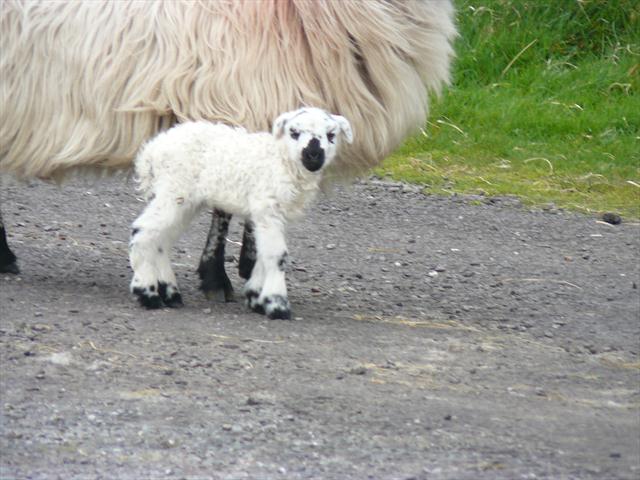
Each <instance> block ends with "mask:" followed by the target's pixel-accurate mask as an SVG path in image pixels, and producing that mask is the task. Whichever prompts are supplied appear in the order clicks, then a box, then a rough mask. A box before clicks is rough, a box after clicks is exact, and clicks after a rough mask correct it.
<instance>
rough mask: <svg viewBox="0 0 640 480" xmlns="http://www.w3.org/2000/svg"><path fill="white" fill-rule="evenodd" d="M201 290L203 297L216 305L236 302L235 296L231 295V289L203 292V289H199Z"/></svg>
mask: <svg viewBox="0 0 640 480" xmlns="http://www.w3.org/2000/svg"><path fill="white" fill-rule="evenodd" d="M201 290H202V291H203V292H204V296H205V297H207V300H211V301H213V302H216V303H225V302H226V303H228V302H235V301H236V296H235V294H234V293H233V288H228V289H227V288H220V289H216V290H205V289H204V288H203V287H201Z"/></svg>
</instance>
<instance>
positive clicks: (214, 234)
mask: <svg viewBox="0 0 640 480" xmlns="http://www.w3.org/2000/svg"><path fill="white" fill-rule="evenodd" d="M230 221H231V215H229V214H228V213H225V212H223V211H222V210H217V209H216V210H214V211H213V215H212V218H211V228H210V229H209V235H208V236H207V243H206V245H205V247H204V250H203V252H202V257H200V265H199V266H198V274H199V275H200V280H202V282H201V283H200V290H202V291H203V292H204V294H205V295H206V297H207V298H209V299H214V300H217V301H226V302H231V301H233V286H232V285H231V281H230V280H229V277H228V276H227V272H226V271H225V269H224V250H225V245H226V242H227V233H228V232H229V222H230Z"/></svg>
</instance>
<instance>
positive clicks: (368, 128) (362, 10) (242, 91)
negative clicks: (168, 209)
mask: <svg viewBox="0 0 640 480" xmlns="http://www.w3.org/2000/svg"><path fill="white" fill-rule="evenodd" d="M454 36H455V27H454V24H453V8H452V5H451V2H450V0H407V1H404V0H367V1H361V0H327V1H308V0H260V1H256V0H212V1H205V0H188V1H187V0H185V1H182V0H172V1H157V2H156V1H153V2H150V1H135V0H118V1H102V0H75V1H69V2H63V1H60V2H57V1H56V2H43V1H40V0H35V1H30V0H2V2H1V4H0V45H1V46H2V48H0V111H2V117H3V118H2V124H1V126H0V173H10V174H13V175H15V176H17V177H21V178H28V177H40V178H52V177H53V178H59V177H63V176H64V175H65V174H66V173H67V171H69V169H77V168H78V167H100V168H107V169H112V168H127V167H129V166H130V165H131V162H132V160H133V158H134V157H135V154H136V151H137V150H138V148H139V147H140V145H141V144H142V143H143V142H144V141H145V140H147V139H148V138H150V137H151V136H153V134H154V133H156V132H157V131H158V130H161V129H166V128H168V127H170V126H171V125H172V124H174V123H175V122H177V121H185V120H200V119H206V120H210V121H222V122H224V123H227V124H231V125H241V126H243V127H245V128H247V129H248V130H250V131H257V130H269V129H270V122H271V120H272V119H273V118H275V117H276V115H277V114H278V113H279V112H282V111H287V110H293V109H295V108H298V107H299V106H301V105H316V106H319V107H322V108H324V109H326V110H330V111H333V112H337V113H339V114H341V115H344V116H345V117H347V118H349V119H350V121H351V123H352V126H353V129H354V137H355V138H356V141H355V143H354V145H351V146H349V148H346V149H345V150H344V154H343V155H342V156H341V158H340V159H338V160H337V161H336V166H337V171H339V172H340V173H341V174H342V173H345V172H347V171H353V172H357V171H361V170H362V169H364V168H367V167H370V166H372V165H374V164H376V163H378V162H379V161H380V160H381V159H382V158H383V157H384V156H385V155H387V154H388V153H389V152H390V151H391V150H392V149H394V148H395V147H396V146H397V145H398V144H399V143H400V142H401V141H402V140H403V139H404V138H405V137H406V136H407V135H408V134H410V133H411V132H412V131H414V130H416V129H418V128H420V127H421V126H422V125H423V124H424V121H425V117H426V113H427V90H431V91H435V92H437V91H438V90H439V89H440V87H441V86H442V85H443V84H444V83H446V82H447V81H448V78H449V66H450V60H451V58H452V55H453V50H452V47H451V41H452V39H453V38H454ZM425 87H426V88H425Z"/></svg>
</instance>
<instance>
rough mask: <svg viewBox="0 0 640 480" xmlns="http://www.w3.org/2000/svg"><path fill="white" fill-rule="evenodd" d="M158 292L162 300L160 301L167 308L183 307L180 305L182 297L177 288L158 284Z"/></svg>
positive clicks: (161, 283) (162, 283)
mask: <svg viewBox="0 0 640 480" xmlns="http://www.w3.org/2000/svg"><path fill="white" fill-rule="evenodd" d="M158 291H159V293H160V298H162V301H163V302H164V304H165V305H166V306H167V307H169V308H180V307H183V306H184V303H182V295H180V292H179V291H178V287H176V286H175V285H169V284H167V283H165V282H159V283H158Z"/></svg>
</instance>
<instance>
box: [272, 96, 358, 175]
mask: <svg viewBox="0 0 640 480" xmlns="http://www.w3.org/2000/svg"><path fill="white" fill-rule="evenodd" d="M273 136H274V137H275V138H276V139H277V140H279V141H283V142H285V144H286V147H287V152H288V154H289V159H291V160H292V161H294V162H299V164H301V165H303V166H304V168H305V169H306V170H308V171H310V172H317V171H320V170H321V169H322V168H323V167H325V166H327V165H329V164H330V163H331V162H333V160H334V158H335V156H336V153H337V150H338V146H339V144H340V141H341V139H342V136H344V139H345V140H346V141H347V143H351V142H352V141H353V134H352V132H351V125H350V124H349V122H348V121H347V119H346V118H344V117H341V116H340V115H332V114H330V113H328V112H325V111H324V110H321V109H319V108H301V109H299V110H295V111H293V112H287V113H283V114H282V115H280V116H279V117H278V118H276V120H275V122H274V123H273Z"/></svg>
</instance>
